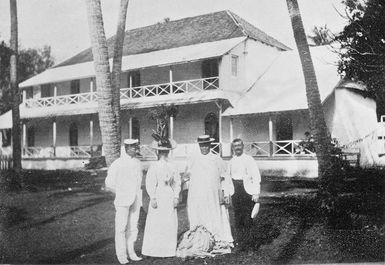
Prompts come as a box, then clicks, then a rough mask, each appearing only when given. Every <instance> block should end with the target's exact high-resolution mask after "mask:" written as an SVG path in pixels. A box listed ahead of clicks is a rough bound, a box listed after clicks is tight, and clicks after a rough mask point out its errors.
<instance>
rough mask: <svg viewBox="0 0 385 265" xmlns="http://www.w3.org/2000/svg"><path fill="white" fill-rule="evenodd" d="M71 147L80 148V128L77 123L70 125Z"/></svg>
mask: <svg viewBox="0 0 385 265" xmlns="http://www.w3.org/2000/svg"><path fill="white" fill-rule="evenodd" d="M69 134H70V135H69V136H70V146H78V126H77V124H76V123H71V125H70V132H69Z"/></svg>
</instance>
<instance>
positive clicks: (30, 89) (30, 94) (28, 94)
mask: <svg viewBox="0 0 385 265" xmlns="http://www.w3.org/2000/svg"><path fill="white" fill-rule="evenodd" d="M29 98H33V87H28V88H26V89H25V99H29Z"/></svg>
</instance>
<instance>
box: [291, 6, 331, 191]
mask: <svg viewBox="0 0 385 265" xmlns="http://www.w3.org/2000/svg"><path fill="white" fill-rule="evenodd" d="M286 2H287V7H288V9H289V15H290V19H291V25H292V27H293V32H294V38H295V42H296V44H297V49H298V53H299V57H300V60H301V64H302V70H303V75H304V77H305V84H306V97H307V103H308V107H309V114H310V126H311V132H312V134H313V136H314V140H315V150H316V155H317V159H318V176H319V178H320V180H321V187H323V186H324V185H322V184H324V183H325V182H328V179H329V177H331V173H332V172H331V170H332V160H331V155H330V151H331V145H330V144H331V138H330V135H329V132H328V129H327V127H326V122H325V118H324V112H323V108H322V103H321V97H320V94H319V90H318V84H317V78H316V75H315V71H314V66H313V61H312V58H311V54H310V50H309V46H308V43H307V39H306V34H305V29H304V27H303V23H302V18H301V14H300V10H299V6H298V2H297V0H286ZM326 184H327V183H326Z"/></svg>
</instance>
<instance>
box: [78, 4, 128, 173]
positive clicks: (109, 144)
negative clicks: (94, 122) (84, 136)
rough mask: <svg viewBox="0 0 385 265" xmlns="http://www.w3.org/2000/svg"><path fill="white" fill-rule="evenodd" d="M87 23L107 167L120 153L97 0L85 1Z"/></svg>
mask: <svg viewBox="0 0 385 265" xmlns="http://www.w3.org/2000/svg"><path fill="white" fill-rule="evenodd" d="M86 4H87V13H88V26H89V30H90V38H91V44H92V54H93V58H94V67H95V75H96V86H97V91H98V94H99V97H98V113H99V123H100V130H101V134H102V142H103V149H104V154H105V157H106V162H107V166H110V165H111V163H112V162H113V161H114V160H115V159H117V158H118V157H119V156H120V141H121V139H120V137H119V135H120V133H119V128H118V120H117V117H116V115H115V111H114V107H113V91H112V87H111V73H110V65H109V61H108V49H107V41H106V36H105V33H104V26H103V16H102V8H101V4H100V0H86Z"/></svg>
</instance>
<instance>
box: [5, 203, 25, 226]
mask: <svg viewBox="0 0 385 265" xmlns="http://www.w3.org/2000/svg"><path fill="white" fill-rule="evenodd" d="M26 220H28V213H27V211H25V210H24V209H20V208H16V207H12V206H6V205H0V228H5V229H6V228H9V227H12V226H14V225H18V224H20V223H22V222H25V221H26Z"/></svg>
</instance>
